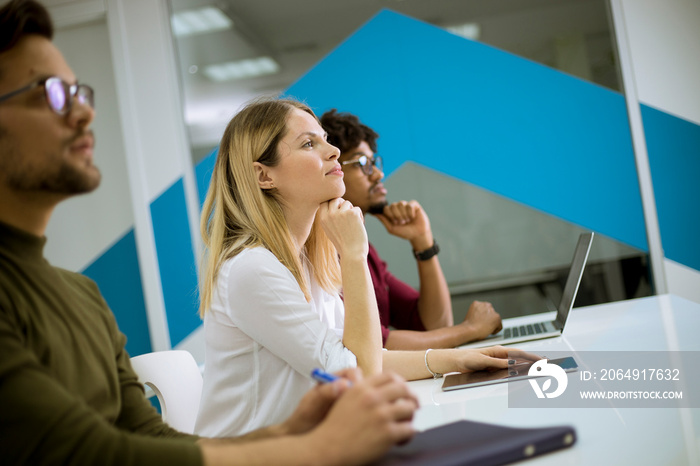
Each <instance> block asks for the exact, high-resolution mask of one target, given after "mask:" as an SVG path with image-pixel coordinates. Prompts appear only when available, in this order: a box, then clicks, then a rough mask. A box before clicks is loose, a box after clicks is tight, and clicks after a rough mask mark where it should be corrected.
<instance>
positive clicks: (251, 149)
mask: <svg viewBox="0 0 700 466" xmlns="http://www.w3.org/2000/svg"><path fill="white" fill-rule="evenodd" d="M295 108H296V109H299V110H302V111H305V112H307V113H309V114H310V115H312V116H313V117H314V118H317V117H316V115H315V114H314V113H313V111H312V110H311V109H310V108H309V107H307V106H306V105H304V104H302V103H299V102H296V101H294V100H287V99H275V100H258V101H254V102H252V103H250V104H248V105H247V106H246V107H245V108H243V110H241V111H240V112H239V113H238V114H236V116H234V117H233V119H232V120H231V121H230V122H229V124H228V126H227V127H226V130H225V131H224V135H223V137H222V138H221V143H220V144H219V153H218V155H217V157H216V163H215V165H214V172H213V174H212V177H211V184H210V185H209V191H208V193H207V197H206V200H205V201H204V207H203V208H202V219H201V224H200V226H201V232H202V238H203V240H204V245H205V247H206V250H205V258H204V268H203V270H204V277H203V282H202V287H201V288H202V292H201V294H200V298H201V301H200V306H199V312H200V315H201V316H202V317H204V314H205V313H206V312H207V310H208V309H209V307H210V306H211V301H212V296H213V292H214V287H215V285H216V278H217V275H218V273H219V270H220V268H221V265H222V264H223V262H224V261H226V260H227V259H230V258H232V257H234V256H236V255H237V254H238V253H240V252H241V251H243V250H244V249H246V248H252V247H257V246H262V247H264V248H266V249H268V250H270V251H271V252H272V253H273V254H274V255H275V257H277V259H278V260H279V261H280V262H281V263H282V264H284V266H285V267H287V268H288V269H289V271H290V272H291V273H292V275H293V276H294V278H295V279H296V281H297V283H298V284H299V287H300V288H301V290H302V291H303V292H304V296H305V297H306V300H307V301H310V300H311V295H310V291H309V283H308V280H307V278H306V275H305V274H304V272H303V265H302V264H303V261H306V262H307V264H308V266H309V271H310V273H311V274H314V277H315V278H316V281H317V282H318V284H319V285H320V286H321V287H322V288H323V289H324V290H326V291H328V292H334V291H337V290H339V289H340V283H341V281H340V265H339V262H338V254H337V252H336V249H335V247H334V246H333V244H332V243H331V241H330V240H329V239H328V237H327V236H326V235H325V233H324V231H323V229H322V228H321V226H320V225H319V224H318V221H314V224H313V227H312V228H311V233H310V235H309V238H308V239H307V241H306V244H305V245H304V248H303V249H302V253H301V255H299V254H297V253H296V250H297V249H296V247H295V244H294V240H293V239H292V235H291V233H290V231H289V227H288V225H287V222H286V220H285V217H284V214H283V211H282V205H281V199H280V198H279V196H278V194H277V190H276V189H265V190H263V189H261V187H260V186H259V184H258V179H257V176H256V173H255V169H254V168H253V162H259V163H261V164H263V165H267V166H270V167H272V166H275V165H277V164H278V163H279V154H278V151H277V146H278V144H279V142H280V140H281V139H282V138H283V137H284V136H285V134H286V132H287V119H288V117H289V115H290V113H291V112H292V111H293V110H294V109H295ZM317 120H318V118H317Z"/></svg>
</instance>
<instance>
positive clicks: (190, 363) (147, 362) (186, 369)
mask: <svg viewBox="0 0 700 466" xmlns="http://www.w3.org/2000/svg"><path fill="white" fill-rule="evenodd" d="M131 365H132V367H133V368H134V371H135V372H136V374H137V375H138V377H139V382H141V383H142V384H144V385H146V386H148V387H150V388H151V389H152V390H153V392H155V394H156V396H157V397H158V402H159V403H160V408H161V413H162V416H163V420H164V421H165V422H166V423H167V424H168V425H169V426H171V427H172V428H174V429H177V430H179V431H180V432H185V433H188V434H191V433H192V432H193V431H194V423H195V420H196V419H197V412H198V411H199V398H200V396H201V395H202V373H201V372H200V370H199V367H198V366H197V361H195V360H194V358H193V357H192V355H191V354H190V353H188V352H187V351H177V350H173V351H156V352H154V353H147V354H142V355H140V356H134V357H133V358H131Z"/></svg>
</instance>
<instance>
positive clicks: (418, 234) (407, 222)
mask: <svg viewBox="0 0 700 466" xmlns="http://www.w3.org/2000/svg"><path fill="white" fill-rule="evenodd" d="M376 217H377V218H378V219H379V221H380V222H382V224H383V225H384V228H386V230H387V231H388V232H389V233H390V234H392V235H394V236H398V237H399V238H403V239H407V240H408V241H410V242H411V246H413V249H414V250H416V251H424V250H426V249H428V248H429V247H431V246H432V245H433V233H432V231H431V230H430V220H429V219H428V215H427V214H426V213H425V211H424V210H423V207H421V205H420V204H419V203H418V202H417V201H399V202H394V203H392V204H388V205H387V206H385V207H384V212H383V213H382V214H377V215H376Z"/></svg>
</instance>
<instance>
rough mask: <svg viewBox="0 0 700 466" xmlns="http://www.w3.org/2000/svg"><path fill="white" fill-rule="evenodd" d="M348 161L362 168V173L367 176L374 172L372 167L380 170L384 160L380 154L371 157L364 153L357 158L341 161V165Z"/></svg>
mask: <svg viewBox="0 0 700 466" xmlns="http://www.w3.org/2000/svg"><path fill="white" fill-rule="evenodd" d="M349 163H352V164H357V165H358V166H359V167H360V168H361V169H362V173H364V174H365V175H367V176H369V175H371V174H372V173H374V167H377V170H379V171H382V169H383V168H384V161H383V160H382V157H381V156H380V155H375V156H374V158H371V159H370V158H369V157H367V156H366V155H362V156H360V158H358V159H355V160H347V161H345V162H341V165H347V164H349Z"/></svg>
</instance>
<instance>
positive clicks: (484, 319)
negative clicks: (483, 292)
mask: <svg viewBox="0 0 700 466" xmlns="http://www.w3.org/2000/svg"><path fill="white" fill-rule="evenodd" d="M460 325H465V326H468V327H470V328H471V330H472V333H471V335H472V336H473V340H482V339H484V338H486V337H487V336H489V335H491V334H492V333H496V332H500V331H501V329H502V328H503V324H502V323H501V316H500V315H498V312H496V310H495V309H494V308H493V306H492V305H491V303H487V302H484V301H474V302H473V303H472V304H471V306H469V310H468V311H467V315H466V317H465V318H464V322H462V323H461V324H460Z"/></svg>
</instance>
